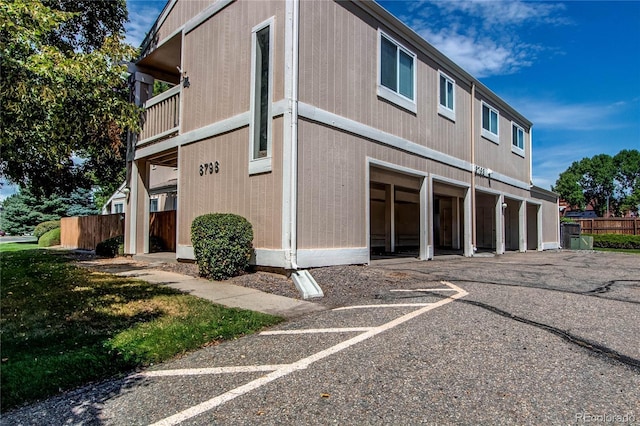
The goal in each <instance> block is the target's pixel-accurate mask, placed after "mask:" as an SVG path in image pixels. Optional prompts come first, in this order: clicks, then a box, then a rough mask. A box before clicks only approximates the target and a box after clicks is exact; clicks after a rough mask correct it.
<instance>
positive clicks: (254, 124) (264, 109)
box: [249, 19, 273, 173]
mask: <svg viewBox="0 0 640 426" xmlns="http://www.w3.org/2000/svg"><path fill="white" fill-rule="evenodd" d="M271 22H272V20H271V19H270V20H269V21H267V22H265V23H263V24H261V25H259V26H257V27H255V28H254V30H253V41H252V43H253V45H252V51H253V59H252V65H253V70H252V73H251V74H252V80H253V87H252V99H251V108H252V120H251V144H250V148H249V149H250V158H249V173H262V172H267V171H270V170H271V86H272V68H273V66H272V49H273V46H272V34H271V33H272V26H271Z"/></svg>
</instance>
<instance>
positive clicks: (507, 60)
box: [401, 0, 569, 78]
mask: <svg viewBox="0 0 640 426" xmlns="http://www.w3.org/2000/svg"><path fill="white" fill-rule="evenodd" d="M563 10H564V6H563V5H562V4H554V3H543V2H522V1H493V0H490V1H487V0H467V1H442V0H438V1H422V2H414V3H412V4H411V5H410V6H409V12H410V15H409V16H403V17H401V19H402V20H403V21H404V22H407V23H408V25H409V26H410V27H412V28H413V29H414V31H416V32H417V33H418V34H420V35H421V36H422V37H424V38H425V39H426V40H427V41H428V42H429V43H431V44H432V45H434V46H435V47H436V48H437V49H439V50H440V51H442V52H443V53H444V54H445V55H447V56H448V57H450V58H451V59H452V60H453V61H454V62H456V63H457V64H459V65H460V66H461V67H462V68H464V69H466V70H467V71H468V72H469V73H471V74H472V75H474V76H475V77H477V78H483V77H490V76H495V75H507V74H513V73H515V72H517V71H519V70H520V69H522V68H526V67H529V66H531V65H532V64H533V63H534V62H535V60H536V59H537V57H538V54H539V53H540V52H541V51H543V50H548V49H549V48H548V47H542V46H540V45H536V44H531V43H527V42H524V41H522V40H521V38H520V36H519V34H520V33H522V31H521V29H522V28H524V27H525V26H526V28H529V27H531V26H534V25H561V24H567V23H569V22H568V20H566V19H565V18H564V17H562V16H561V15H560V12H562V11H563Z"/></svg>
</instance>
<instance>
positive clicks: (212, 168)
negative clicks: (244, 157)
mask: <svg viewBox="0 0 640 426" xmlns="http://www.w3.org/2000/svg"><path fill="white" fill-rule="evenodd" d="M219 171H220V163H218V162H217V161H216V162H215V163H202V164H200V176H205V175H212V174H213V173H214V172H215V173H218V172H219Z"/></svg>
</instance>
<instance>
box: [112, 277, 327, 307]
mask: <svg viewBox="0 0 640 426" xmlns="http://www.w3.org/2000/svg"><path fill="white" fill-rule="evenodd" d="M114 275H119V276H123V277H132V278H138V279H141V280H143V281H147V282H150V283H153V284H160V285H166V286H167V287H171V288H175V289H176V290H180V291H182V292H185V293H189V294H191V295H194V296H197V297H201V298H203V299H207V300H210V301H212V302H215V303H218V304H220V305H224V306H228V307H233V308H241V309H249V310H251V311H257V312H264V313H267V314H271V315H278V316H281V317H284V318H294V317H297V316H300V315H304V314H308V313H311V312H318V311H323V310H325V309H326V308H325V307H323V306H321V305H318V304H315V303H311V302H305V301H302V300H296V299H291V298H288V297H284V296H278V295H275V294H270V293H265V292H263V291H260V290H255V289H252V288H247V287H242V286H238V285H234V284H228V283H224V282H219V281H209V280H206V279H203V278H194V277H190V276H188V275H182V274H177V273H175V272H167V271H162V270H158V269H133V270H129V271H121V272H114Z"/></svg>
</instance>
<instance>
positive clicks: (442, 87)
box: [438, 72, 456, 121]
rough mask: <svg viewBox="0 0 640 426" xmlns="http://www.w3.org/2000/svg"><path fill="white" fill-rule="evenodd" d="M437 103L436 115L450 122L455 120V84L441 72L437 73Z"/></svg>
mask: <svg viewBox="0 0 640 426" xmlns="http://www.w3.org/2000/svg"><path fill="white" fill-rule="evenodd" d="M438 82H439V87H438V92H439V95H440V96H439V103H438V113H439V114H440V115H443V116H445V117H447V118H449V119H450V120H454V121H455V119H456V110H455V93H456V92H455V90H456V83H455V81H454V80H453V79H452V78H451V77H449V76H448V75H446V74H444V73H443V72H440V73H439V79H438Z"/></svg>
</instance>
